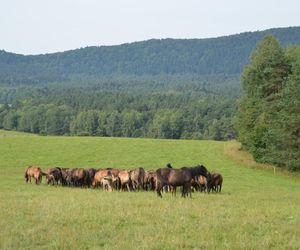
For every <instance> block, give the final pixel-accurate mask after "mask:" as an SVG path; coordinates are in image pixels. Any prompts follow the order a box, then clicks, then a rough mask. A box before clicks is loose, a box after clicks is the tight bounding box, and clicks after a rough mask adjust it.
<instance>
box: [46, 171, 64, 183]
mask: <svg viewBox="0 0 300 250" xmlns="http://www.w3.org/2000/svg"><path fill="white" fill-rule="evenodd" d="M46 181H47V184H48V185H49V184H52V185H58V184H59V182H60V183H61V182H62V174H61V169H60V168H58V167H55V168H49V169H47V171H46Z"/></svg>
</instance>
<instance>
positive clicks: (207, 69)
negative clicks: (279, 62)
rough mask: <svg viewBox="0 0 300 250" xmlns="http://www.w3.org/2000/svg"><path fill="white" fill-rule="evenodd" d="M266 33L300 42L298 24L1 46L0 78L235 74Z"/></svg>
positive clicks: (286, 41)
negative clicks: (51, 47) (60, 46)
mask: <svg viewBox="0 0 300 250" xmlns="http://www.w3.org/2000/svg"><path fill="white" fill-rule="evenodd" d="M267 34H272V35H274V36H275V37H276V38H277V39H278V40H279V41H280V43H281V45H282V46H284V47H286V46H288V45H292V44H300V27H288V28H274V29H269V30H265V31H256V32H245V33H241V34H237V35H230V36H223V37H218V38H205V39H152V40H147V41H142V42H134V43H127V44H122V45H115V46H101V47H86V48H82V49H75V50H69V51H65V52H58V53H52V54H45V55H28V56H24V55H19V54H14V53H9V52H5V51H3V50H1V51H0V84H1V83H12V82H25V83H30V82H40V81H42V82H51V81H63V80H66V79H68V78H70V77H75V76H81V77H82V76H95V77H99V76H104V75H106V76H107V75H120V74H122V75H160V74H170V75H176V74H197V75H216V74H228V75H236V74H240V73H241V72H242V69H243V67H244V66H245V64H247V63H248V60H249V56H250V54H251V51H252V50H253V49H254V48H255V46H256V44H257V42H258V41H259V40H260V39H261V38H262V37H264V36H265V35H267Z"/></svg>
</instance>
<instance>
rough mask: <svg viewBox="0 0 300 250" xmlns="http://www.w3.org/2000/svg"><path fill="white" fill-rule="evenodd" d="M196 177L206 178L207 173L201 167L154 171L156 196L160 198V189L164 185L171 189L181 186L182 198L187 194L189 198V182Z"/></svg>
mask: <svg viewBox="0 0 300 250" xmlns="http://www.w3.org/2000/svg"><path fill="white" fill-rule="evenodd" d="M198 175H203V176H206V177H207V176H208V175H209V172H208V171H207V169H206V168H205V167H204V166H203V165H201V166H196V167H183V168H181V169H173V168H160V169H158V170H156V176H157V187H156V192H157V195H158V196H159V197H162V195H161V190H162V188H163V187H164V186H166V185H169V186H171V187H172V188H173V189H175V188H176V187H178V186H182V196H183V197H186V195H187V194H188V193H189V194H190V197H191V180H192V178H194V177H195V176H198Z"/></svg>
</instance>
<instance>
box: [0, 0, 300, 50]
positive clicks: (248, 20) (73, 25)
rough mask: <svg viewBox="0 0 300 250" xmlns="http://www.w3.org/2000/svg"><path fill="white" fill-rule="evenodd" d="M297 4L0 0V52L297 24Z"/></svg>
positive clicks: (294, 0) (273, 0)
mask: <svg viewBox="0 0 300 250" xmlns="http://www.w3.org/2000/svg"><path fill="white" fill-rule="evenodd" d="M299 11H300V0H284V1H282V0H244V1H243V0H106V1H104V0H0V49H4V50H6V51H10V52H15V53H22V54H40V53H50V52H57V51H64V50H69V49H75V48H80V47H86V46H93V45H96V46H100V45H115V44H121V43H128V42H134V41H142V40H147V39H151V38H207V37H217V36H223V35H229V34H236V33H241V32H244V31H256V30H264V29H268V28H274V27H288V26H299V25H300V14H299Z"/></svg>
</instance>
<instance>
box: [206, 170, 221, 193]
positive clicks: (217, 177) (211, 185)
mask: <svg viewBox="0 0 300 250" xmlns="http://www.w3.org/2000/svg"><path fill="white" fill-rule="evenodd" d="M222 184H223V176H222V175H221V174H219V173H211V179H210V181H209V182H208V188H207V191H208V193H209V192H210V190H212V191H214V192H216V193H218V192H221V190H222Z"/></svg>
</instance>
